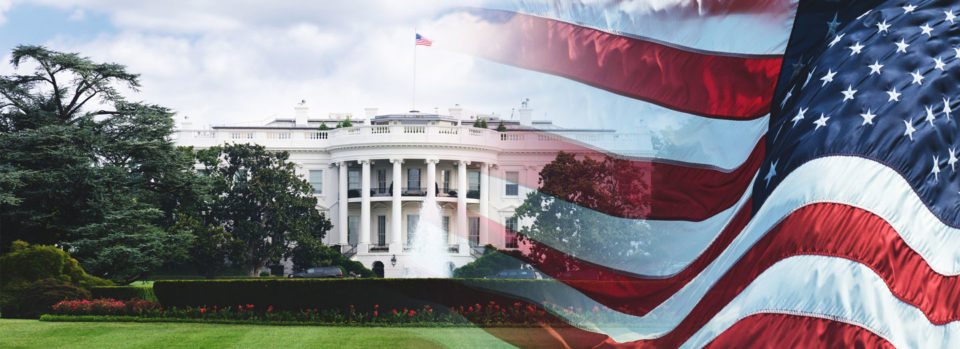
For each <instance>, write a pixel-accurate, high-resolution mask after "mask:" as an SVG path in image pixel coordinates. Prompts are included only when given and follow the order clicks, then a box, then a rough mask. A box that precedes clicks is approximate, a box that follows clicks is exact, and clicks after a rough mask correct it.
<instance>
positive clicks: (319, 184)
mask: <svg viewBox="0 0 960 349" xmlns="http://www.w3.org/2000/svg"><path fill="white" fill-rule="evenodd" d="M310 185H311V186H312V187H313V193H314V194H323V170H310Z"/></svg>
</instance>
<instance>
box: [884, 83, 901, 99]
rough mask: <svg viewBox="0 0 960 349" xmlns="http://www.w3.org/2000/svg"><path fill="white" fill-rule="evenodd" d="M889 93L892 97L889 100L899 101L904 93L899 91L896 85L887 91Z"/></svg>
mask: <svg viewBox="0 0 960 349" xmlns="http://www.w3.org/2000/svg"><path fill="white" fill-rule="evenodd" d="M887 94H888V95H890V99H888V100H887V102H899V101H900V95H901V94H902V93H900V92H897V87H896V86H894V87H893V89H891V90H890V91H887Z"/></svg>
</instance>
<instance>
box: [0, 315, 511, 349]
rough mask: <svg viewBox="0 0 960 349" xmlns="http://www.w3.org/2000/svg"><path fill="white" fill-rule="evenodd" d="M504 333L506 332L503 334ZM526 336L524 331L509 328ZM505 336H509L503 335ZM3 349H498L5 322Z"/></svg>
mask: <svg viewBox="0 0 960 349" xmlns="http://www.w3.org/2000/svg"><path fill="white" fill-rule="evenodd" d="M500 331H503V329H501V330H500ZM508 331H512V332H515V335H516V336H523V333H524V331H525V330H524V329H508ZM500 333H503V332H500ZM0 347H2V348H54V347H55V348H110V349H117V348H319V347H325V348H334V347H341V348H342V347H350V348H418V349H421V348H442V347H447V348H465V347H466V348H471V347H477V348H480V347H482V348H494V347H509V345H508V344H506V343H504V342H501V341H500V340H498V339H497V338H496V337H494V336H492V335H490V334H488V333H487V332H485V331H484V330H482V329H479V328H396V327H393V328H391V327H316V326H253V325H218V324H185V323H117V322H41V321H37V320H8V319H4V320H0Z"/></svg>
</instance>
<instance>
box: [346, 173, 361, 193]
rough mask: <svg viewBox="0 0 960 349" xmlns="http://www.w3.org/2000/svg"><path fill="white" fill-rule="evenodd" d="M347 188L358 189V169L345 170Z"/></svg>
mask: <svg viewBox="0 0 960 349" xmlns="http://www.w3.org/2000/svg"><path fill="white" fill-rule="evenodd" d="M347 190H360V171H350V172H347Z"/></svg>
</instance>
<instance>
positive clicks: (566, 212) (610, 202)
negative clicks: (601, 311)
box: [516, 152, 654, 272]
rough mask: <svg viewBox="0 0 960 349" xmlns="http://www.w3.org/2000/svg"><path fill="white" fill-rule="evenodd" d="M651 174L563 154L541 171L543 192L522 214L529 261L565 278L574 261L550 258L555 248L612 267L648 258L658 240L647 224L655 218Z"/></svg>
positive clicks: (618, 162)
mask: <svg viewBox="0 0 960 349" xmlns="http://www.w3.org/2000/svg"><path fill="white" fill-rule="evenodd" d="M648 173H649V170H648V169H645V168H642V167H639V166H637V165H634V164H633V163H631V162H629V161H626V160H619V159H614V158H611V157H604V158H603V160H595V159H592V158H589V157H587V158H584V159H583V160H578V159H577V158H576V157H575V156H574V155H573V154H570V153H564V152H561V153H559V154H558V155H557V158H556V159H555V160H554V161H553V162H551V163H550V164H548V165H546V166H544V168H543V169H542V170H541V172H540V188H539V189H538V190H536V191H533V192H531V193H530V194H528V195H527V197H526V200H525V201H524V202H523V204H522V205H521V206H520V207H518V208H517V210H516V216H517V218H518V220H519V221H521V222H529V224H524V225H523V226H522V227H521V229H520V232H519V233H520V234H519V238H520V239H521V241H523V242H524V243H525V245H526V246H528V250H527V255H526V257H527V258H528V259H529V260H531V261H534V262H536V263H537V264H538V266H539V267H541V269H543V268H544V267H546V268H554V270H553V271H554V272H563V271H572V269H571V266H572V265H573V263H572V262H573V260H570V259H565V258H564V257H559V256H558V254H551V253H548V252H549V250H550V248H551V247H552V248H554V249H556V248H559V247H562V250H563V251H564V252H566V255H567V256H570V257H574V258H581V259H586V260H589V261H592V262H602V263H604V264H608V265H610V264H618V263H620V262H623V261H626V260H629V259H631V258H636V257H637V256H642V255H644V254H645V248H646V247H647V246H648V245H649V244H651V243H652V242H653V239H654V237H653V235H652V234H650V232H649V229H648V225H647V224H646V223H645V222H644V221H643V220H642V218H643V217H644V216H645V215H646V214H647V213H648V212H649V206H648V205H647V203H646V202H644V201H643V198H644V193H648V192H649V176H647V174H648ZM551 256H552V257H551ZM551 258H552V260H550V259H551ZM545 271H548V270H545ZM548 272H549V271H548Z"/></svg>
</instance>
